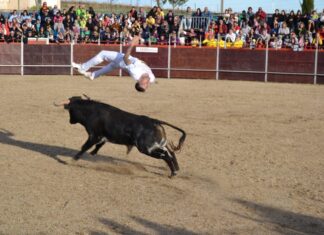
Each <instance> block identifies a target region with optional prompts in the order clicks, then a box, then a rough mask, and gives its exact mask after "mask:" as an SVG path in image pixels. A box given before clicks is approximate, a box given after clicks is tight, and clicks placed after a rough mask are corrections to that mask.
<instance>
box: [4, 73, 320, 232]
mask: <svg viewBox="0 0 324 235" xmlns="http://www.w3.org/2000/svg"><path fill="white" fill-rule="evenodd" d="M133 85H134V82H133V81H132V80H131V79H130V78H116V77H115V78H113V77H102V78H101V79H98V80H96V81H88V80H86V79H83V78H82V77H80V76H79V77H78V76H75V77H69V76H59V77H57V76H43V77H41V76H25V77H23V78H21V77H19V76H3V75H2V76H0V87H1V98H0V107H1V115H0V129H1V130H0V212H1V213H0V234H92V235H95V234H96V235H98V234H132V235H133V234H139V235H143V234H158V235H164V234H177V235H178V234H180V235H196V234H249V235H250V234H256V235H259V234H287V235H288V234H324V86H314V85H297V84H271V83H269V84H265V83H255V82H231V81H204V80H176V79H174V80H163V79H160V80H159V82H158V84H157V85H153V86H152V87H151V88H150V89H149V91H148V92H147V93H145V94H138V93H136V91H135V90H134V89H133ZM82 93H86V94H87V95H89V96H90V97H92V98H93V99H97V100H100V101H103V102H106V103H109V104H111V105H114V106H117V107H119V108H121V109H124V110H127V111H130V112H134V113H137V114H144V115H149V116H151V117H154V118H158V119H161V120H165V121H167V122H170V123H173V124H174V125H177V126H179V127H181V128H183V129H184V130H186V132H187V134H188V136H187V140H186V142H185V146H184V148H183V151H182V152H181V153H180V154H178V155H177V156H178V161H179V165H180V168H181V169H180V172H179V174H178V175H177V176H176V177H175V178H173V179H169V178H168V175H169V173H170V172H169V170H168V168H167V166H166V165H165V163H164V162H163V161H161V160H156V159H153V158H149V157H146V156H144V155H142V154H140V153H139V152H138V151H137V150H135V149H134V150H133V151H132V152H131V153H130V154H129V155H128V156H126V147H124V146H118V145H114V144H106V145H105V146H104V147H103V148H102V149H101V151H100V152H99V155H98V156H95V157H92V156H90V155H89V154H85V155H84V157H83V158H82V159H81V160H79V161H77V162H73V161H72V158H71V157H72V156H73V155H74V154H76V152H77V151H78V150H79V149H80V147H81V145H82V144H83V143H84V141H85V140H86V138H87V135H86V132H85V130H84V129H83V127H82V126H80V125H70V124H69V116H68V113H67V112H66V111H65V110H63V109H62V108H56V107H54V106H53V105H52V102H53V101H54V100H58V101H59V100H63V99H65V98H68V97H70V96H73V95H81V94H82ZM167 133H168V134H169V135H168V136H169V137H170V139H173V140H177V138H178V135H177V133H176V132H173V131H172V130H170V129H168V132H167ZM56 158H59V159H62V160H65V161H67V162H68V164H67V165H63V164H60V163H59V162H58V161H57V160H56Z"/></svg>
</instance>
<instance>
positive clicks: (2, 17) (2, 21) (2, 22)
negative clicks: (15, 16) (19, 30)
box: [0, 13, 6, 25]
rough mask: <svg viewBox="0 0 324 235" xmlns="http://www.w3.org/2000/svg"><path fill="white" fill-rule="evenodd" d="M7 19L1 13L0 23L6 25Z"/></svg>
mask: <svg viewBox="0 0 324 235" xmlns="http://www.w3.org/2000/svg"><path fill="white" fill-rule="evenodd" d="M5 21H6V19H5V17H4V15H2V13H0V23H1V24H3V25H4V23H5Z"/></svg>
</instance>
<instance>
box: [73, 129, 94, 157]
mask: <svg viewBox="0 0 324 235" xmlns="http://www.w3.org/2000/svg"><path fill="white" fill-rule="evenodd" d="M96 143H97V140H96V138H95V137H94V136H93V135H89V138H88V140H87V141H86V142H85V143H84V145H82V148H81V151H80V152H78V153H77V154H76V155H75V156H74V157H73V159H74V160H78V159H79V158H80V157H81V155H82V154H84V152H86V151H87V150H89V149H90V148H91V147H92V146H93V145H94V144H96Z"/></svg>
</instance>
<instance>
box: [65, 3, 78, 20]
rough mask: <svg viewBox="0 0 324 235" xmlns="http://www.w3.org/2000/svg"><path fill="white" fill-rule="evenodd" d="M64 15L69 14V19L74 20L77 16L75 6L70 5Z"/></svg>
mask: <svg viewBox="0 0 324 235" xmlns="http://www.w3.org/2000/svg"><path fill="white" fill-rule="evenodd" d="M66 15H69V16H70V18H71V21H72V22H74V21H75V20H76V18H77V15H76V11H75V7H74V6H71V7H70V8H69V10H68V11H67V12H66Z"/></svg>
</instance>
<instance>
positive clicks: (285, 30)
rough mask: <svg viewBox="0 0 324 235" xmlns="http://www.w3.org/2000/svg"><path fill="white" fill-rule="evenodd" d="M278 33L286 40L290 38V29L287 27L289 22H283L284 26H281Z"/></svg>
mask: <svg viewBox="0 0 324 235" xmlns="http://www.w3.org/2000/svg"><path fill="white" fill-rule="evenodd" d="M278 34H279V35H280V36H281V37H282V40H283V41H284V42H285V41H286V40H287V39H289V35H290V29H289V28H288V27H287V23H286V22H283V23H282V26H281V27H280V28H279V31H278Z"/></svg>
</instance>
